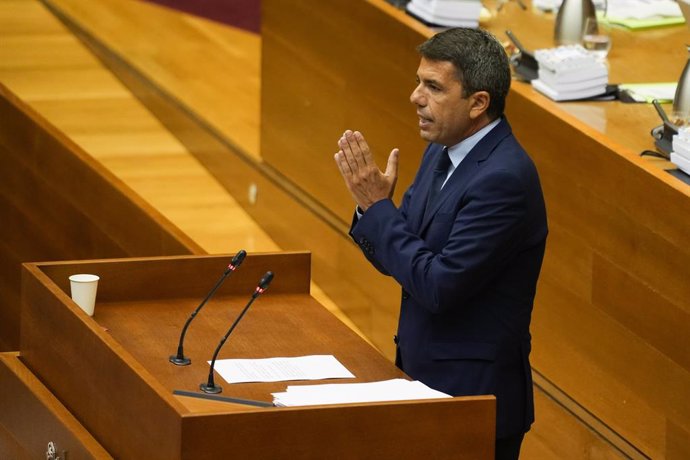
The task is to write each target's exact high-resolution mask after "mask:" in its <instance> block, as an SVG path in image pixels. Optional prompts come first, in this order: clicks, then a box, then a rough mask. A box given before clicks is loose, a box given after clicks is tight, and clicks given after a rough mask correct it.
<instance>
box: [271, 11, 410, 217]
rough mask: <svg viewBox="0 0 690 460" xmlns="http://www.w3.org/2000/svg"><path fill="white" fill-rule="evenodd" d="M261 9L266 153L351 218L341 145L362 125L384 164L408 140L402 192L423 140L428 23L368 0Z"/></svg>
mask: <svg viewBox="0 0 690 460" xmlns="http://www.w3.org/2000/svg"><path fill="white" fill-rule="evenodd" d="M262 13H263V16H262V24H263V26H262V43H263V45H262V100H261V104H262V109H261V114H262V124H261V154H262V157H263V158H264V159H265V161H266V162H267V163H269V164H270V165H271V166H273V167H275V168H276V169H278V170H279V171H280V172H281V173H282V174H284V175H286V176H287V177H288V178H289V179H290V180H291V181H293V182H294V183H295V184H297V185H298V186H299V187H301V188H302V189H303V190H304V191H305V192H306V193H308V194H309V195H310V196H312V197H313V198H314V199H316V200H317V201H318V202H319V203H321V204H323V205H324V206H325V207H327V208H328V209H330V210H332V211H334V212H335V213H336V214H337V215H338V216H339V217H340V218H341V219H343V220H344V221H345V220H347V219H348V218H349V217H350V215H351V212H352V209H353V201H352V198H351V197H350V195H349V193H348V192H347V190H346V189H345V187H344V186H341V184H342V178H341V177H340V174H339V173H338V170H337V167H336V166H335V162H334V161H333V154H334V153H335V152H336V151H337V141H338V138H339V137H340V135H341V134H342V133H343V132H344V131H345V130H346V129H353V130H360V131H362V132H363V133H364V134H365V135H366V136H367V139H368V141H369V143H370V146H371V147H372V149H373V151H374V153H375V156H376V158H377V161H378V162H379V163H380V164H385V162H386V159H387V158H388V154H389V153H390V151H391V150H392V149H393V148H394V147H398V148H400V149H401V162H402V163H403V164H404V165H405V167H403V168H402V169H401V176H400V178H399V186H398V189H397V195H396V196H397V197H400V196H401V194H402V192H404V190H405V188H407V186H408V185H409V184H410V183H411V182H412V179H413V175H414V171H415V170H416V168H417V166H418V165H419V158H420V152H421V151H422V150H423V149H424V143H423V142H422V140H421V139H420V138H419V136H418V129H417V117H416V115H415V108H414V106H413V105H412V103H410V102H409V96H410V93H411V92H412V90H413V89H414V86H415V77H414V76H415V72H416V69H417V66H418V64H419V58H418V56H417V55H416V53H415V52H414V48H415V46H417V45H418V44H419V43H420V42H421V41H422V40H423V36H422V35H421V33H414V32H410V30H409V29H408V28H407V26H406V25H405V24H403V23H398V22H394V21H386V20H385V18H386V15H387V13H386V12H385V11H382V10H379V9H378V8H373V7H371V6H370V5H368V4H367V2H352V1H348V0H335V1H329V2H322V4H321V5H319V8H316V9H315V8H314V4H313V2H310V1H296V2H291V5H290V13H289V14H284V13H285V11H284V10H283V9H282V8H280V7H277V8H275V7H273V6H272V5H270V4H269V5H264V7H263V11H262ZM288 30H289V31H290V32H289V34H285V33H284V32H285V31H288ZM335 37H337V39H334V38H335ZM373 43H375V44H376V49H377V50H378V52H380V54H377V55H374V54H373V53H371V48H370V47H371V45H372V44H373ZM384 56H385V58H384ZM401 81H404V82H407V84H404V85H400V84H397V82H401ZM391 82H396V84H391ZM401 105H402V106H403V109H402V110H401ZM296 133H300V134H299V135H295V134H296Z"/></svg>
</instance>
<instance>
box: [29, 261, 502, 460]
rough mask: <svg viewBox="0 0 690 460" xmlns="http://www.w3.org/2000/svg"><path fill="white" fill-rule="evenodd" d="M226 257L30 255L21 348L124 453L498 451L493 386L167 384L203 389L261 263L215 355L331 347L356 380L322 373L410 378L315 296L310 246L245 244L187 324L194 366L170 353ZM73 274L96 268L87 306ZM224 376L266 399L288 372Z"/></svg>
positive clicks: (74, 410)
mask: <svg viewBox="0 0 690 460" xmlns="http://www.w3.org/2000/svg"><path fill="white" fill-rule="evenodd" d="M230 258H231V257H230V256H182V257H157V258H140V259H118V260H97V261H82V262H50V263H31V264H24V266H23V273H22V298H23V305H22V313H21V322H22V323H21V326H22V327H21V351H20V356H21V360H22V362H23V363H24V364H25V365H26V366H27V367H28V368H29V369H30V370H31V371H32V372H33V373H34V374H35V375H36V376H37V377H38V378H39V379H40V380H41V381H42V383H43V384H44V385H45V386H46V387H47V388H48V389H49V390H50V391H51V392H52V393H53V394H54V395H55V396H56V397H57V399H58V400H59V401H61V403H62V404H64V406H65V407H66V408H67V410H69V411H70V412H71V414H73V415H74V417H75V418H76V419H77V420H78V421H79V422H80V423H81V424H82V425H83V426H84V427H85V428H86V429H87V430H88V432H89V433H90V434H91V435H92V436H93V437H94V438H95V439H96V440H97V441H98V442H99V443H100V444H101V445H102V446H103V447H104V448H105V450H107V451H108V453H109V454H110V455H112V456H113V457H116V458H122V459H141V458H147V459H166V460H170V459H219V458H230V457H232V458H251V459H261V458H270V459H277V458H290V459H294V458H358V459H360V458H377V459H381V458H422V457H428V458H453V459H462V458H468V459H470V458H471V459H483V458H486V459H490V458H493V450H494V430H495V398H494V397H493V396H478V397H462V398H453V399H440V400H426V401H405V402H382V403H373V404H341V405H324V406H310V407H298V408H278V407H256V406H250V405H245V404H238V403H231V402H225V401H218V400H211V399H204V398H199V397H190V396H180V395H176V394H173V392H174V391H176V390H182V391H184V392H191V393H194V394H198V395H202V393H201V392H200V390H199V384H201V383H202V382H205V381H206V379H207V377H208V370H209V367H208V364H207V361H208V360H210V358H211V356H212V354H213V351H214V350H215V348H216V347H217V345H218V343H219V341H220V339H221V338H222V337H223V335H224V334H225V332H226V331H227V329H228V328H229V326H230V325H231V324H232V322H233V321H234V319H235V318H236V316H237V315H238V313H239V312H240V311H241V310H242V308H244V306H245V305H246V303H247V302H248V301H249V298H250V296H251V294H252V293H253V292H254V289H255V287H256V284H257V282H258V281H259V279H260V278H261V276H262V275H263V274H264V273H265V272H266V271H267V270H271V271H273V272H274V273H275V279H274V281H273V283H272V285H271V286H270V288H269V290H268V291H266V293H265V294H263V295H262V296H261V297H259V298H258V300H257V301H256V302H254V304H253V305H252V307H251V308H250V310H249V311H248V312H247V314H246V316H245V317H244V318H243V320H242V321H241V322H240V323H239V325H238V326H237V328H236V329H235V331H234V332H233V334H232V335H231V336H230V337H229V339H228V341H227V343H226V344H225V346H224V347H223V349H222V350H221V352H220V354H219V356H218V359H223V358H232V357H242V358H267V357H278V356H301V355H311V354H333V355H335V357H336V358H337V359H338V360H339V361H340V362H342V363H343V364H344V365H345V367H347V368H348V369H349V370H350V371H351V372H352V373H353V374H354V375H355V376H356V379H344V380H328V381H327V382H328V383H338V382H343V383H345V382H347V383H350V382H369V381H377V380H385V379H391V378H397V377H403V376H404V375H403V374H402V373H401V372H400V371H399V370H398V369H397V368H396V367H395V366H393V364H391V363H390V362H389V361H388V360H386V359H385V358H384V357H383V356H382V355H381V354H380V353H379V352H378V351H377V350H376V349H374V348H373V347H371V346H370V345H369V344H368V343H366V342H365V341H364V340H362V339H361V338H360V337H359V336H357V335H356V334H355V333H354V332H352V331H351V330H350V329H349V328H347V327H346V326H345V325H343V324H342V323H341V322H340V321H339V320H338V319H337V318H336V317H335V316H333V315H332V314H331V313H330V312H328V311H327V310H326V309H325V308H323V306H321V305H320V304H319V303H318V302H316V301H315V300H314V299H313V298H312V297H311V296H310V294H309V281H310V254H309V253H300V252H296V253H280V254H261V255H250V256H247V258H246V260H245V261H244V263H243V265H242V266H241V267H240V268H239V269H238V270H237V271H236V272H235V273H233V274H232V275H231V276H230V278H229V279H227V280H226V281H225V283H224V284H223V286H222V287H221V288H220V289H219V290H218V291H217V292H216V295H215V296H214V297H213V299H212V300H210V301H209V302H208V304H207V305H206V306H205V307H204V309H202V310H201V312H200V313H199V314H198V315H197V317H196V318H195V319H194V321H193V322H192V323H191V326H190V327H189V329H188V332H187V334H186V339H185V355H187V356H188V357H190V358H191V360H192V363H191V365H189V366H184V367H178V366H175V365H173V364H171V363H170V362H169V361H168V357H169V356H170V355H171V354H175V352H176V350H177V342H178V338H179V334H180V331H181V328H182V325H183V324H184V322H185V321H186V319H187V317H188V316H189V315H190V313H191V312H192V311H193V310H194V308H196V306H197V305H198V303H199V302H200V300H201V299H202V298H203V297H204V296H205V295H206V293H207V292H208V290H209V289H210V288H211V287H212V286H213V284H214V283H215V282H216V280H217V279H218V278H219V277H220V276H221V274H222V273H223V271H224V270H225V268H226V267H227V264H228V263H229V261H230ZM74 273H94V274H97V275H99V276H100V282H99V286H98V295H97V301H96V309H95V313H94V316H93V317H89V316H87V315H86V314H85V313H83V311H82V310H81V309H80V308H79V307H78V306H77V305H76V304H75V303H74V302H72V300H71V299H70V296H69V281H68V276H69V275H71V274H74ZM216 383H217V384H219V385H221V386H222V387H223V392H222V393H221V394H220V395H218V396H220V397H227V398H242V399H249V400H255V401H264V402H269V403H270V402H271V400H272V396H271V392H277V391H284V389H285V387H286V385H287V384H288V382H278V383H247V384H228V383H227V382H225V381H224V380H223V379H222V378H221V377H220V376H218V375H216ZM289 383H290V384H292V383H323V382H319V381H317V382H289ZM56 441H57V442H58V443H59V440H56ZM70 458H71V459H73V458H75V457H73V456H71V457H70Z"/></svg>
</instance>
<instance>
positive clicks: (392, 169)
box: [385, 149, 400, 179]
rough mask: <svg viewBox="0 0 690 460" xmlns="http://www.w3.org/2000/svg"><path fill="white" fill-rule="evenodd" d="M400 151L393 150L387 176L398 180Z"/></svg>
mask: <svg viewBox="0 0 690 460" xmlns="http://www.w3.org/2000/svg"><path fill="white" fill-rule="evenodd" d="M399 152H400V151H399V150H398V149H393V150H392V151H391V154H390V155H389V156H388V163H386V173H385V174H386V176H388V177H392V178H393V179H396V178H397V177H398V156H399Z"/></svg>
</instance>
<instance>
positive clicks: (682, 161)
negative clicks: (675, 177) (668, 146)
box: [671, 127, 690, 175]
mask: <svg viewBox="0 0 690 460" xmlns="http://www.w3.org/2000/svg"><path fill="white" fill-rule="evenodd" d="M672 146H673V151H672V152H671V163H673V164H674V165H676V166H678V169H680V170H681V171H683V172H684V173H685V174H689V175H690V127H684V128H680V129H679V130H678V134H676V135H675V136H673V142H672Z"/></svg>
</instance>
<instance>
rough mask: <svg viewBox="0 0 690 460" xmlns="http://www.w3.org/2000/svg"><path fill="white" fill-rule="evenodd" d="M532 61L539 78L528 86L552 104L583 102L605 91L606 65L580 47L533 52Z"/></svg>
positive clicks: (607, 76)
mask: <svg viewBox="0 0 690 460" xmlns="http://www.w3.org/2000/svg"><path fill="white" fill-rule="evenodd" d="M534 58H535V59H536V60H537V63H538V64H539V72H538V74H539V78H537V79H536V80H532V86H533V87H534V89H536V90H537V91H539V92H541V93H543V94H545V95H546V96H548V97H550V98H551V99H553V100H554V101H570V100H575V99H585V98H588V97H593V96H599V95H602V94H604V93H605V92H606V85H607V84H608V80H609V71H608V69H607V67H606V65H605V64H604V63H603V62H599V61H597V59H596V58H595V57H594V56H593V55H592V54H591V53H589V52H587V50H585V49H584V48H583V47H582V46H580V45H567V46H559V47H556V48H547V49H540V50H536V51H535V52H534Z"/></svg>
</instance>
